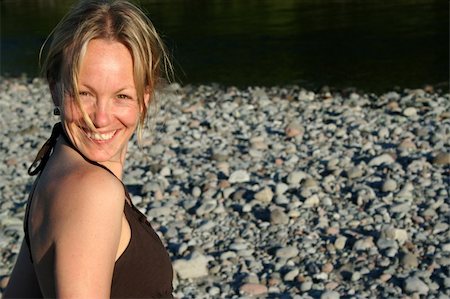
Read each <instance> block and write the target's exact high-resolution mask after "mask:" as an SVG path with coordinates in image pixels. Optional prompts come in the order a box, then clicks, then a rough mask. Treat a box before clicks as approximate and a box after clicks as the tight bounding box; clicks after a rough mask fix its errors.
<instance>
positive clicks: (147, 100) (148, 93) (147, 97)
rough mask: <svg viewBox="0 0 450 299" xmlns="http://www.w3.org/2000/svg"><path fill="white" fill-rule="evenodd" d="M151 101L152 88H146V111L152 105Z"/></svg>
mask: <svg viewBox="0 0 450 299" xmlns="http://www.w3.org/2000/svg"><path fill="white" fill-rule="evenodd" d="M150 100H151V92H150V87H148V86H147V87H146V88H145V92H144V105H145V106H144V107H145V109H148V105H149V104H150Z"/></svg>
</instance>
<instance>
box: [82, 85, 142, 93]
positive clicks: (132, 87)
mask: <svg viewBox="0 0 450 299" xmlns="http://www.w3.org/2000/svg"><path fill="white" fill-rule="evenodd" d="M80 87H85V88H87V89H89V90H90V91H95V88H93V87H92V86H90V85H89V84H84V83H81V84H80ZM127 89H133V90H135V89H136V88H135V87H134V86H132V85H127V86H124V87H121V88H119V89H118V90H116V91H115V92H114V93H120V92H122V91H124V90H127Z"/></svg>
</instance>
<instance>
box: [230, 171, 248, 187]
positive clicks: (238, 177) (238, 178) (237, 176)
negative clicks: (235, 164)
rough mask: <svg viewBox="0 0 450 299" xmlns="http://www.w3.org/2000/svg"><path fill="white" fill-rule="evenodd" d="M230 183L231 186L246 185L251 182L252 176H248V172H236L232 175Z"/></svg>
mask: <svg viewBox="0 0 450 299" xmlns="http://www.w3.org/2000/svg"><path fill="white" fill-rule="evenodd" d="M228 181H229V182H230V183H231V184H234V183H245V182H248V181H250V175H249V174H248V172H247V171H246V170H242V169H240V170H236V171H234V172H233V173H231V175H230V178H229V179H228Z"/></svg>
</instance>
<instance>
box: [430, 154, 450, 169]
mask: <svg viewBox="0 0 450 299" xmlns="http://www.w3.org/2000/svg"><path fill="white" fill-rule="evenodd" d="M433 164H434V165H439V166H446V165H450V153H446V152H439V153H438V154H436V156H435V157H434V158H433Z"/></svg>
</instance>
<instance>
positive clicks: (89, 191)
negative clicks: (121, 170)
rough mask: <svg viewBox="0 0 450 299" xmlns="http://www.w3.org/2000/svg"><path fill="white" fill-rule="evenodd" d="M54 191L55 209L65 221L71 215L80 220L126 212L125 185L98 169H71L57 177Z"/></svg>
mask: <svg viewBox="0 0 450 299" xmlns="http://www.w3.org/2000/svg"><path fill="white" fill-rule="evenodd" d="M52 189H53V190H54V192H53V194H52V197H53V198H52V202H53V206H54V208H56V209H57V210H58V211H57V215H61V216H62V217H63V219H64V221H67V220H68V219H67V218H66V217H70V215H73V216H75V217H76V218H77V219H78V220H79V219H83V218H84V217H85V216H90V214H91V213H100V212H101V214H104V213H109V214H110V216H112V215H121V213H122V210H123V205H124V200H125V192H124V188H123V185H122V183H121V182H120V181H119V180H118V179H117V178H116V177H115V176H113V175H112V174H110V173H109V172H107V171H106V170H104V169H101V168H100V167H98V166H93V165H89V167H77V168H75V169H72V170H71V171H70V172H69V173H68V174H65V175H63V176H62V177H60V178H56V182H55V184H53V188H52ZM66 214H69V215H66Z"/></svg>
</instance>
